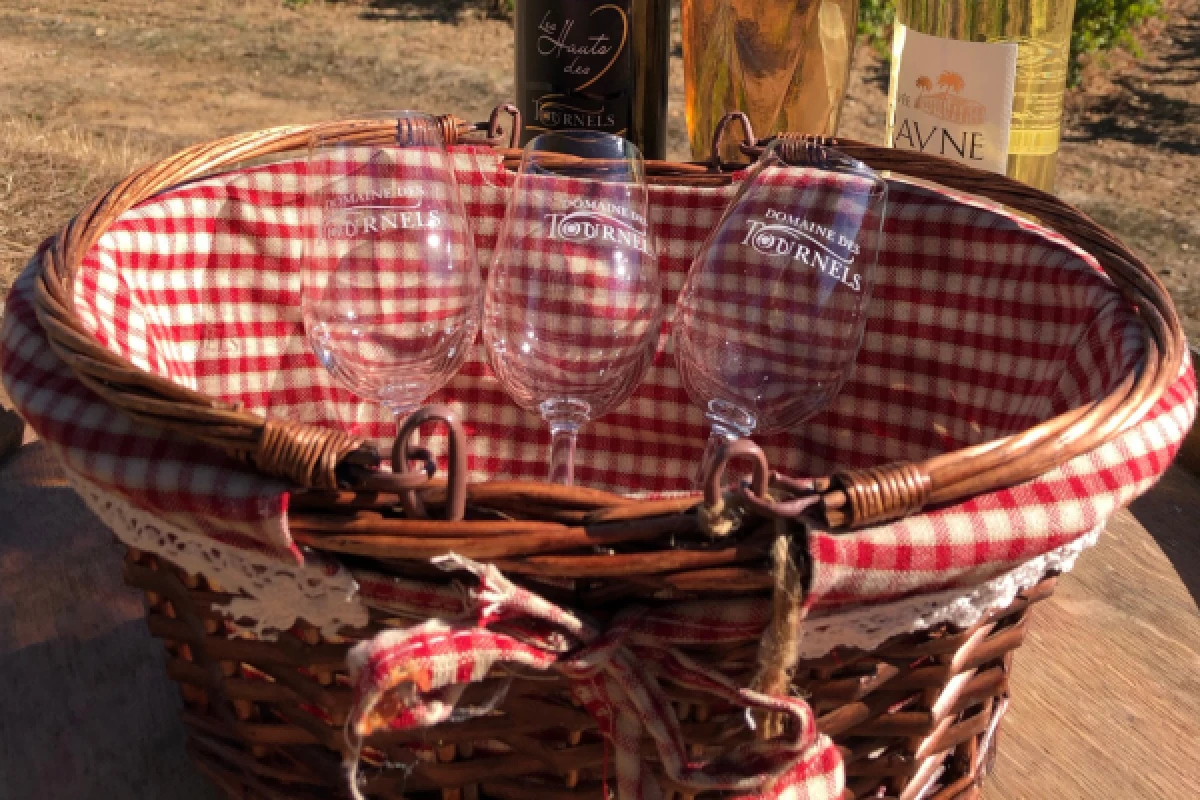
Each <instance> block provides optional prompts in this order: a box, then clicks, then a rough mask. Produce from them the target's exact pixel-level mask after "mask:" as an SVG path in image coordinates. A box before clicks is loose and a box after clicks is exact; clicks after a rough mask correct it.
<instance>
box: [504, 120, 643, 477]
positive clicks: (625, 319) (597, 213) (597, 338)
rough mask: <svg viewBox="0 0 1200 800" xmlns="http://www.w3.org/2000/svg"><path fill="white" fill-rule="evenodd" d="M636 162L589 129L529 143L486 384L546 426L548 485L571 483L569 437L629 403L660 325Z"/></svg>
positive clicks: (515, 195)
mask: <svg viewBox="0 0 1200 800" xmlns="http://www.w3.org/2000/svg"><path fill="white" fill-rule="evenodd" d="M647 197H648V192H647V188H646V180H645V169H644V165H643V163H642V157H641V154H640V153H639V152H638V149H637V148H636V147H635V146H634V145H633V144H632V143H630V142H628V141H626V140H625V139H623V138H621V137H619V136H613V135H610V134H606V133H598V132H595V131H564V132H557V133H546V134H542V135H540V136H537V137H535V138H534V139H532V140H531V141H530V142H529V144H528V145H526V147H525V151H524V153H523V154H522V158H521V166H520V169H519V171H518V173H517V177H516V181H515V183H514V185H513V187H512V193H511V194H510V196H509V202H508V209H507V213H506V215H505V221H504V226H503V228H502V230H501V233H500V236H499V239H498V240H497V243H496V251H495V257H494V260H493V263H492V267H491V271H490V272H489V274H488V285H487V295H486V298H485V300H484V312H483V341H484V344H485V345H486V349H487V354H488V362H489V363H490V364H491V367H492V370H493V371H494V372H495V374H496V379H497V380H498V381H499V382H500V385H501V386H502V387H503V388H504V390H505V391H506V392H508V394H509V395H510V396H511V397H512V399H513V400H514V401H515V402H516V403H517V405H519V406H521V407H522V408H524V409H526V410H528V411H534V412H537V413H539V414H541V416H542V418H543V419H545V421H546V423H547V424H548V425H549V426H550V433H551V442H552V444H551V450H550V480H551V481H552V482H556V483H563V484H571V483H572V482H573V481H574V453H575V439H576V435H577V433H578V431H579V429H580V428H581V427H582V426H583V425H584V424H586V423H587V422H588V421H589V420H593V419H596V418H597V417H599V416H601V415H602V414H604V413H606V412H608V411H610V410H611V409H613V408H615V407H617V406H618V405H620V404H621V403H622V402H624V400H625V399H626V398H627V397H629V395H630V394H632V392H633V390H634V389H635V388H636V387H637V385H638V383H639V382H640V381H641V379H642V376H643V375H644V374H645V371H646V368H647V367H649V366H650V363H651V362H652V361H653V359H654V352H655V350H656V348H657V344H658V336H659V332H660V329H661V327H662V297H661V286H660V283H659V275H658V264H657V253H656V249H655V245H654V241H653V238H652V236H651V234H650V231H649V229H648V227H647V224H646V214H647Z"/></svg>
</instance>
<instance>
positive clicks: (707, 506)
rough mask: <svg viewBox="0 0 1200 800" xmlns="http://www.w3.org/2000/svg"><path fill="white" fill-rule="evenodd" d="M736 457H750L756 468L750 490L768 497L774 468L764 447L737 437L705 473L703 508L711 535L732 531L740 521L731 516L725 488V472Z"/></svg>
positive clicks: (702, 514) (701, 512)
mask: <svg viewBox="0 0 1200 800" xmlns="http://www.w3.org/2000/svg"><path fill="white" fill-rule="evenodd" d="M735 458H748V459H750V462H751V465H752V467H753V472H752V474H751V479H750V491H751V492H753V493H754V494H755V495H757V496H759V497H766V496H767V487H768V483H769V480H770V477H771V467H770V465H769V464H768V463H767V455H766V453H764V452H763V451H762V448H760V447H759V446H758V445H756V444H755V443H754V442H752V441H750V440H749V439H737V440H735V441H732V442H728V443H726V444H724V445H722V447H721V449H720V450H719V451H718V452H717V455H716V458H714V459H713V461H712V467H711V468H710V471H709V473H708V474H707V475H705V476H703V480H704V505H703V506H701V508H700V516H701V520H702V523H703V525H704V527H705V528H706V529H707V530H708V532H709V533H710V534H713V535H716V536H721V535H724V534H726V533H730V532H731V531H732V530H733V528H734V527H736V524H737V521H736V519H735V518H734V516H733V515H730V514H729V513H728V509H727V508H726V507H725V497H724V494H723V492H722V491H721V479H722V478H723V477H724V475H725V467H726V466H727V465H728V464H729V462H730V461H732V460H734V459H735Z"/></svg>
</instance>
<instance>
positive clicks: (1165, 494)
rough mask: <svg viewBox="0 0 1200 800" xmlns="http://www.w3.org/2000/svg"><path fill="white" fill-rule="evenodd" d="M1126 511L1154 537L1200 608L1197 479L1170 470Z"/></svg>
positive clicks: (1199, 497) (1199, 483)
mask: <svg viewBox="0 0 1200 800" xmlns="http://www.w3.org/2000/svg"><path fill="white" fill-rule="evenodd" d="M1129 510H1130V512H1131V513H1132V514H1133V516H1134V517H1135V518H1136V519H1137V521H1138V522H1140V523H1141V524H1142V527H1144V528H1145V529H1146V531H1147V532H1149V534H1150V535H1151V536H1152V537H1154V541H1155V542H1157V543H1158V546H1159V547H1160V548H1162V551H1163V554H1164V555H1166V557H1167V558H1168V559H1169V560H1170V561H1171V566H1172V567H1174V568H1175V572H1176V573H1178V574H1179V579H1180V580H1181V581H1182V582H1183V585H1184V586H1186V587H1187V590H1188V592H1189V593H1190V594H1191V596H1192V600H1193V602H1195V603H1196V604H1197V605H1198V606H1200V478H1197V477H1196V476H1195V475H1193V474H1192V473H1190V472H1188V471H1186V470H1185V469H1183V468H1182V467H1179V466H1175V467H1172V468H1171V469H1169V470H1167V472H1166V474H1165V475H1164V476H1163V478H1162V480H1161V481H1159V483H1158V485H1157V486H1155V487H1154V489H1153V490H1152V491H1150V492H1148V493H1147V494H1144V495H1142V496H1141V497H1139V498H1138V499H1137V500H1136V501H1135V502H1134V503H1133V504H1132V505H1131V506H1130V507H1129Z"/></svg>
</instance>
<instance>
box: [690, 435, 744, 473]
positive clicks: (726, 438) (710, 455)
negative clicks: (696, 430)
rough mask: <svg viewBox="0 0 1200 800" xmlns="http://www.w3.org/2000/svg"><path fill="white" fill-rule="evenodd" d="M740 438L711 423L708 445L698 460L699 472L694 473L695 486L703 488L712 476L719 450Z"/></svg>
mask: <svg viewBox="0 0 1200 800" xmlns="http://www.w3.org/2000/svg"><path fill="white" fill-rule="evenodd" d="M739 438H741V437H740V436H739V435H738V433H737V431H735V430H733V429H732V428H727V427H725V426H724V425H720V424H718V423H713V426H712V431H711V432H710V433H709V434H708V444H707V445H705V446H704V455H703V456H702V457H701V458H700V470H699V471H698V472H697V473H696V485H697V486H699V487H701V488H703V487H704V482H705V481H707V480H708V476H709V475H711V474H712V470H713V466H714V465H715V463H716V460H717V457H718V456H719V455H720V453H721V449H722V448H723V447H725V446H727V445H729V444H732V443H733V442H736V441H737V440H738V439H739Z"/></svg>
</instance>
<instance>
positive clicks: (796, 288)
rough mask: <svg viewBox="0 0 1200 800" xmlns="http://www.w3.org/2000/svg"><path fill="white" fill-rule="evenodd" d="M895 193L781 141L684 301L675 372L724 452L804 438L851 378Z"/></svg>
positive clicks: (755, 171) (731, 209)
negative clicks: (778, 436)
mask: <svg viewBox="0 0 1200 800" xmlns="http://www.w3.org/2000/svg"><path fill="white" fill-rule="evenodd" d="M885 201H886V184H885V183H884V182H883V180H882V179H880V178H879V177H878V176H877V175H876V174H875V173H873V172H872V171H871V170H869V169H868V168H867V167H866V166H865V165H863V164H861V163H860V162H857V161H854V160H853V159H850V158H849V157H847V156H845V155H843V154H841V153H838V152H837V151H835V150H831V149H828V148H814V147H812V146H811V145H806V146H803V147H801V146H799V145H797V143H786V142H782V141H781V142H776V143H774V144H772V146H771V147H769V148H768V149H767V150H766V151H765V152H764V154H763V155H762V157H761V158H760V159H759V160H758V162H757V163H756V164H755V165H754V166H753V168H752V169H751V170H750V171H749V172H748V174H747V176H746V177H745V179H744V180H743V182H742V184H741V186H740V187H739V190H738V192H737V194H736V195H735V197H734V199H733V201H732V202H731V203H730V204H729V206H728V207H727V209H726V211H725V213H724V215H723V216H722V218H721V220H720V222H719V223H718V224H717V226H716V228H715V229H714V230H713V232H712V233H711V234H710V236H709V238H708V239H707V241H706V242H705V244H704V245H703V247H702V248H701V250H700V252H699V254H698V255H697V256H696V258H695V260H694V261H693V263H692V266H691V268H690V270H689V272H688V277H687V279H686V281H685V283H684V286H683V289H682V291H681V292H680V295H679V300H678V304H677V314H676V318H675V325H674V337H675V354H676V363H677V365H678V368H679V372H680V377H681V379H682V383H683V385H684V388H685V389H686V390H687V392H688V395H689V396H690V397H691V398H692V401H693V402H695V403H697V404H698V405H700V406H701V407H702V408H704V410H705V415H706V417H707V418H708V420H709V422H710V424H711V426H712V435H711V437H710V440H709V445H708V448H707V450H706V452H705V456H704V458H703V459H702V463H701V476H703V475H704V474H706V473H707V470H708V468H709V467H710V466H711V464H712V461H713V458H714V456H715V452H716V450H717V448H719V447H720V446H721V445H722V444H723V443H725V442H728V441H732V440H734V439H738V438H742V437H746V436H750V435H751V434H752V433H757V434H770V433H778V432H781V431H785V430H790V429H794V428H795V427H797V426H799V425H800V424H802V423H803V422H804V421H805V420H807V419H808V418H810V417H811V416H812V415H814V414H815V413H817V412H818V411H820V410H821V409H822V408H824V407H825V406H827V405H828V404H829V403H830V402H831V401H832V400H833V398H834V397H835V396H836V394H837V393H838V391H839V390H840V389H841V387H842V385H843V384H844V383H845V381H846V380H847V378H848V377H849V376H850V374H851V373H852V371H853V368H854V362H855V358H856V356H857V352H858V348H859V345H860V344H861V342H862V337H863V330H864V326H865V323H866V318H867V309H868V305H869V303H870V292H871V285H872V278H873V272H874V269H875V262H876V256H877V251H878V247H879V238H880V233H881V224H882V218H883V210H884V205H885Z"/></svg>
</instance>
